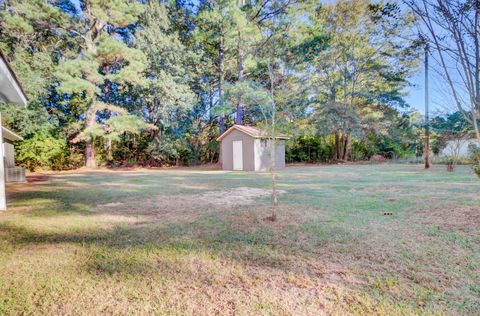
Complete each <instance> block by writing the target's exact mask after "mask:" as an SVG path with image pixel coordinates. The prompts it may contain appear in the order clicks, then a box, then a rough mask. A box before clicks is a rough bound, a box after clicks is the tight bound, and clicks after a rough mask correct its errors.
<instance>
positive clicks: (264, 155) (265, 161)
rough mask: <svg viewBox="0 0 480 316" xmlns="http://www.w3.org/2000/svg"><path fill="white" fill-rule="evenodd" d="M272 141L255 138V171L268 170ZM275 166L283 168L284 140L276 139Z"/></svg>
mask: <svg viewBox="0 0 480 316" xmlns="http://www.w3.org/2000/svg"><path fill="white" fill-rule="evenodd" d="M271 148H272V141H271V140H266V139H259V138H257V139H255V171H269V170H270V165H271V158H270V157H271V156H270V153H271V152H270V151H271ZM275 168H276V169H283V168H285V141H283V140H277V143H276V148H275Z"/></svg>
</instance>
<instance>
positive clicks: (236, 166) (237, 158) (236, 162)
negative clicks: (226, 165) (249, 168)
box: [233, 140, 243, 170]
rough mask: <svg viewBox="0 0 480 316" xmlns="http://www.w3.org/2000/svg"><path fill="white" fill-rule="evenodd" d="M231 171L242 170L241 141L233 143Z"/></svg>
mask: <svg viewBox="0 0 480 316" xmlns="http://www.w3.org/2000/svg"><path fill="white" fill-rule="evenodd" d="M233 170H243V146H242V141H241V140H234V141H233Z"/></svg>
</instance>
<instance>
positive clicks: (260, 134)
mask: <svg viewBox="0 0 480 316" xmlns="http://www.w3.org/2000/svg"><path fill="white" fill-rule="evenodd" d="M234 130H237V131H240V132H242V133H245V134H247V135H248V136H251V137H253V138H271V137H270V136H269V135H268V133H266V132H265V130H262V129H260V128H258V127H254V126H245V125H233V126H232V127H230V128H229V129H227V130H226V131H225V132H224V133H223V134H222V135H220V136H219V137H218V138H217V141H221V140H222V139H224V138H225V137H226V136H227V135H228V134H230V133H231V132H233V131H234ZM275 138H276V139H288V138H289V137H288V136H287V135H284V134H278V135H277V136H276V137H275Z"/></svg>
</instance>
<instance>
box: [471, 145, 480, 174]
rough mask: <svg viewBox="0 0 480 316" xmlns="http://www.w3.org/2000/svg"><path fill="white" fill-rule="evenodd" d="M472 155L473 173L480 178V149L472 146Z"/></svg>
mask: <svg viewBox="0 0 480 316" xmlns="http://www.w3.org/2000/svg"><path fill="white" fill-rule="evenodd" d="M470 155H471V158H472V161H473V171H475V173H476V174H477V176H479V177H480V147H479V146H475V145H472V146H471V147H470Z"/></svg>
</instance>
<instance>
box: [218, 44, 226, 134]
mask: <svg viewBox="0 0 480 316" xmlns="http://www.w3.org/2000/svg"><path fill="white" fill-rule="evenodd" d="M223 56H224V48H223V35H222V37H221V39H220V45H219V47H218V72H219V73H218V75H219V78H218V102H219V104H220V107H221V108H222V113H221V114H220V118H219V124H220V135H221V134H223V133H224V132H225V113H224V110H223V78H224V72H225V69H224V66H223Z"/></svg>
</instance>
